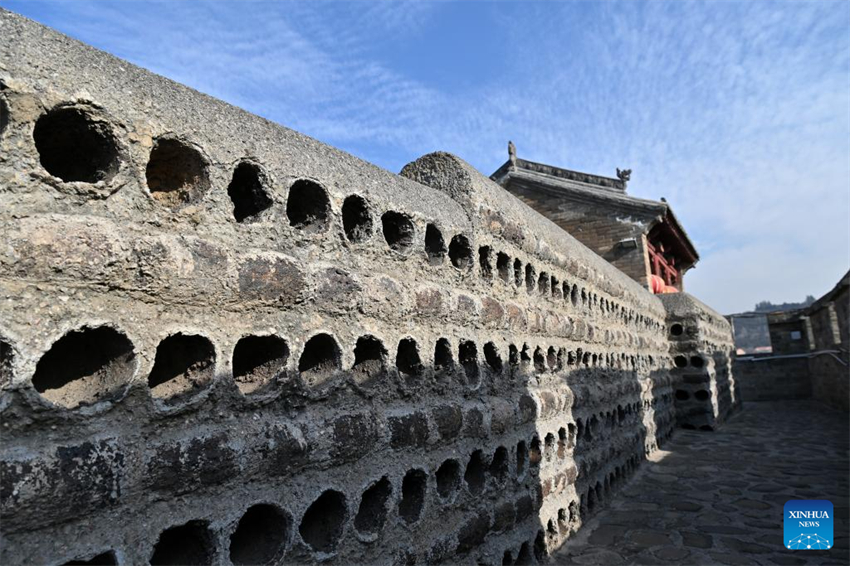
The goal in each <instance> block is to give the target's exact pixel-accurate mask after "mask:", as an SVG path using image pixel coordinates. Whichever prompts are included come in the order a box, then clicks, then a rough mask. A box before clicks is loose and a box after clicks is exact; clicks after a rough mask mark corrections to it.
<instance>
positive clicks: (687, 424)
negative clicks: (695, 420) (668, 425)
mask: <svg viewBox="0 0 850 566" xmlns="http://www.w3.org/2000/svg"><path fill="white" fill-rule="evenodd" d="M682 428H683V429H685V430H696V429H697V427H695V426H694V425H692V424H691V423H683V424H682Z"/></svg>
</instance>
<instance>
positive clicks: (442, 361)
mask: <svg viewBox="0 0 850 566" xmlns="http://www.w3.org/2000/svg"><path fill="white" fill-rule="evenodd" d="M452 367H454V358H453V357H452V345H451V343H450V342H449V341H448V339H447V338H440V339H439V340H437V343H436V344H435V345H434V369H435V370H436V371H437V372H438V373H445V372H447V371H449V370H451V369H452Z"/></svg>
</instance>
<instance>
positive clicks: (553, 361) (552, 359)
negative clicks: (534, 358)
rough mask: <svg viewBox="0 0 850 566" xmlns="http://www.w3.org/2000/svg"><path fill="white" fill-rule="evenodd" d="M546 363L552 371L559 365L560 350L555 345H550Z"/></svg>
mask: <svg viewBox="0 0 850 566" xmlns="http://www.w3.org/2000/svg"><path fill="white" fill-rule="evenodd" d="M546 365H547V366H549V369H550V370H552V371H554V370H555V369H556V368H557V367H558V352H557V351H555V347H554V346H549V349H548V350H547V351H546Z"/></svg>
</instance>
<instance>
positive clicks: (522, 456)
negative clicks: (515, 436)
mask: <svg viewBox="0 0 850 566" xmlns="http://www.w3.org/2000/svg"><path fill="white" fill-rule="evenodd" d="M527 460H528V447H527V446H526V445H525V441H524V440H520V441H519V442H517V445H516V475H517V477H521V476H522V474H523V473H525V463H526V461H527Z"/></svg>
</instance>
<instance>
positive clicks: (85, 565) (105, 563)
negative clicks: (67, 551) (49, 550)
mask: <svg viewBox="0 0 850 566" xmlns="http://www.w3.org/2000/svg"><path fill="white" fill-rule="evenodd" d="M115 564H118V559H117V558H116V557H115V552H113V551H112V550H109V551H106V552H101V553H100V554H98V555H97V556H93V557H91V558H89V559H88V560H71V561H69V562H66V563H65V564H64V566H113V565H115Z"/></svg>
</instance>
